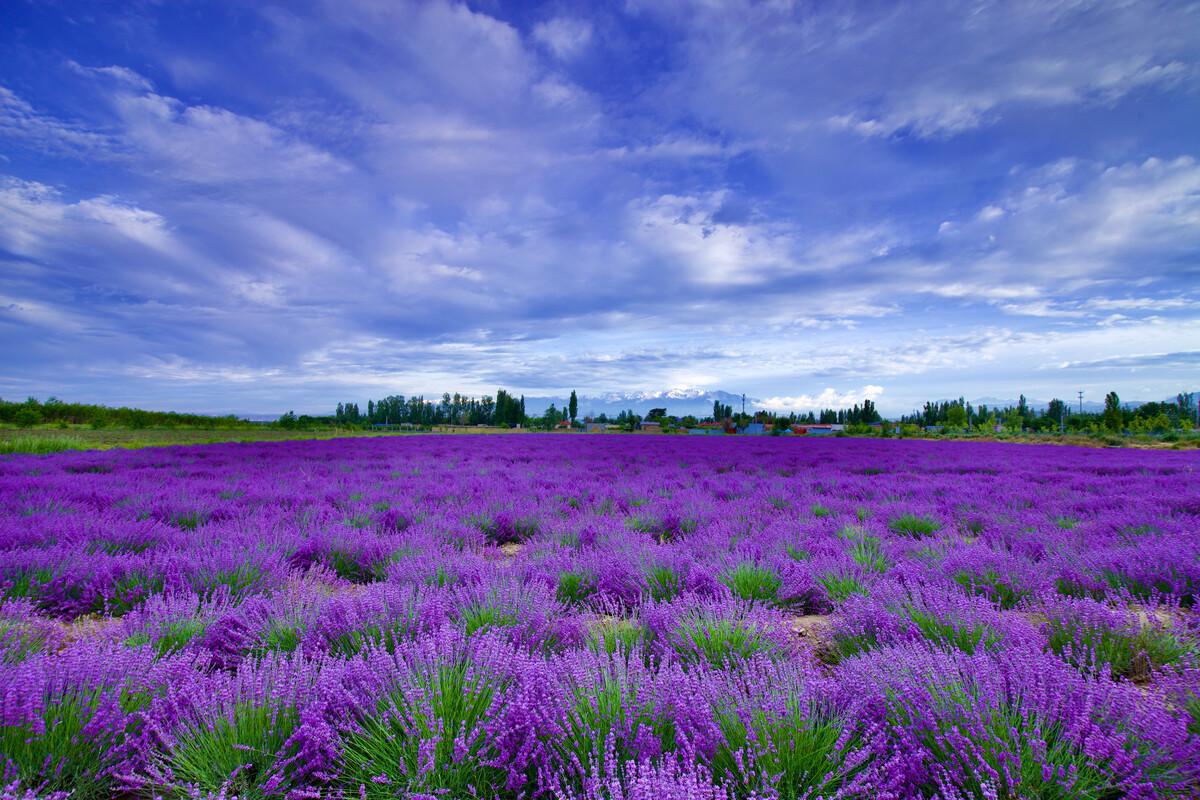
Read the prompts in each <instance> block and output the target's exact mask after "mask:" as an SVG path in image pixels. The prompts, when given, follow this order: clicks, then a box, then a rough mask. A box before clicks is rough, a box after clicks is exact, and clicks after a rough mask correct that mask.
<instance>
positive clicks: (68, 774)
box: [0, 687, 140, 800]
mask: <svg viewBox="0 0 1200 800" xmlns="http://www.w3.org/2000/svg"><path fill="white" fill-rule="evenodd" d="M112 691H114V690H113V689H112V688H111V687H110V688H108V689H105V688H103V687H95V688H89V689H83V688H77V689H72V690H69V691H67V692H65V693H63V694H61V695H59V696H57V697H54V698H53V699H51V698H47V702H46V704H45V708H44V710H43V711H42V714H41V721H42V725H41V726H40V727H41V732H40V733H37V732H35V731H34V729H33V727H32V726H30V725H0V754H3V758H4V759H5V760H6V761H7V762H8V766H7V769H6V777H9V776H11V777H15V778H16V779H17V780H18V781H19V783H20V785H22V786H24V787H37V789H38V791H37V794H38V796H42V795H43V793H45V794H46V795H49V794H51V793H53V792H59V791H63V792H70V796H71V798H72V800H101V798H108V797H111V796H113V792H114V789H113V775H112V770H113V768H114V766H115V763H114V759H115V757H116V752H117V747H116V745H117V744H119V742H117V741H113V738H114V736H115V737H120V736H121V734H120V733H114V732H107V731H103V730H94V729H91V728H89V724H88V723H89V722H90V720H91V719H92V716H93V715H94V714H95V713H96V711H97V709H98V708H99V706H100V705H101V704H102V703H104V702H106V701H108V702H111V695H108V694H107V693H108V692H112ZM117 702H118V703H119V705H120V707H121V710H123V711H125V712H126V713H131V712H132V711H135V710H136V709H137V708H138V707H139V706H140V700H139V699H138V698H136V697H134V696H133V695H130V694H127V693H126V692H124V691H119V694H118V700H117Z"/></svg>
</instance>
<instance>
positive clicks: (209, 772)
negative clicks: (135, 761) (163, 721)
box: [164, 702, 298, 798]
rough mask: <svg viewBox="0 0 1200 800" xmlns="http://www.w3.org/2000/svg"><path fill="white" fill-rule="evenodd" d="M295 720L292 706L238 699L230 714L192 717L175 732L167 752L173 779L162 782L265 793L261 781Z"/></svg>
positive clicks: (244, 795)
mask: <svg viewBox="0 0 1200 800" xmlns="http://www.w3.org/2000/svg"><path fill="white" fill-rule="evenodd" d="M297 721H298V715H297V713H296V709H295V707H293V706H283V707H280V708H272V707H270V706H269V705H259V704H257V703H251V702H242V703H239V704H237V706H236V707H235V708H234V709H233V713H232V714H230V715H228V716H225V715H218V716H217V717H216V718H214V719H211V720H206V721H205V722H203V723H193V725H191V726H190V727H188V728H186V729H185V730H183V731H182V732H180V733H179V734H177V735H176V736H175V741H174V742H173V744H172V746H171V748H170V750H169V752H168V753H167V755H166V756H165V761H166V764H167V766H169V768H170V773H171V775H172V777H173V784H172V785H171V786H170V787H164V788H173V789H176V790H182V789H184V788H185V787H195V788H198V789H201V790H203V791H218V790H224V791H225V792H226V793H227V794H231V795H233V794H236V795H237V796H238V797H239V798H260V797H264V796H265V795H264V792H263V784H264V783H266V781H267V780H268V778H269V776H270V773H271V768H272V767H273V766H274V765H275V762H276V759H277V757H278V754H279V751H280V750H281V749H282V748H283V746H284V743H286V742H287V740H288V738H289V737H290V736H291V735H292V732H293V731H294V730H295V728H296V723H297Z"/></svg>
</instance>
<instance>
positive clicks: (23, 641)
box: [0, 619, 46, 752]
mask: <svg viewBox="0 0 1200 800" xmlns="http://www.w3.org/2000/svg"><path fill="white" fill-rule="evenodd" d="M45 645H46V634H45V633H43V632H42V631H40V630H38V629H36V628H29V627H26V626H24V625H22V624H21V623H19V622H14V621H13V620H7V619H0V651H2V654H0V663H4V664H19V663H20V662H22V661H24V660H25V659H27V658H29V657H30V656H31V655H33V654H34V653H39V652H41V650H42V648H43V647H45ZM0 752H3V751H0Z"/></svg>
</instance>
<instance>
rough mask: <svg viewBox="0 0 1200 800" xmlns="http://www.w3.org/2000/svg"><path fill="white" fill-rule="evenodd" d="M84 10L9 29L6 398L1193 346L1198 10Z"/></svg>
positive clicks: (990, 368)
mask: <svg viewBox="0 0 1200 800" xmlns="http://www.w3.org/2000/svg"><path fill="white" fill-rule="evenodd" d="M69 6H70V4H69V3H68V5H67V7H62V8H60V7H55V8H51V9H42V11H43V12H44V14H45V17H44V18H39V19H37V20H33V19H32V18H31V17H30V16H29V14H30V13H32V12H29V11H28V9H26V8H24V7H16V9H15V10H14V11H13V12H12V13H11V14H10V15H9V16H10V17H11V24H9V23H10V20H9V19H6V25H5V26H4V27H3V28H2V29H0V53H3V54H4V55H3V56H0V61H3V63H4V65H5V68H4V75H5V79H4V84H3V86H0V154H2V155H0V173H2V174H3V179H2V182H0V297H2V298H3V299H2V300H0V306H2V310H0V335H3V337H4V339H5V341H10V340H11V341H23V342H27V343H28V344H27V346H25V347H23V348H19V352H16V353H13V352H11V351H6V352H5V355H4V356H3V360H0V393H5V392H7V393H13V392H29V391H34V392H39V393H42V394H48V393H55V394H59V395H69V396H78V397H89V398H91V397H95V398H96V399H102V400H103V399H117V398H118V394H120V400H121V401H123V402H129V401H131V400H133V399H136V398H133V397H130V395H131V394H132V395H138V394H139V393H140V396H141V397H143V398H145V401H146V402H153V401H155V400H158V401H161V402H163V403H167V402H171V403H174V402H175V398H177V397H179V396H181V395H182V396H184V397H186V398H189V399H195V403H190V402H189V407H193V408H199V407H208V408H211V409H213V410H230V409H233V410H264V409H265V410H282V408H283V407H284V406H287V407H293V406H294V407H297V408H298V410H301V409H303V410H321V409H322V408H323V407H324V406H322V405H321V404H322V403H326V404H327V402H328V398H330V397H337V398H342V399H348V398H350V397H354V396H362V393H365V392H373V393H378V392H383V391H396V392H403V393H412V392H433V391H441V390H442V389H450V390H452V391H453V390H454V389H459V390H463V391H493V390H494V389H495V387H496V386H497V385H507V386H509V387H510V388H513V389H515V390H518V391H526V392H527V393H533V392H536V393H539V394H543V395H552V394H554V393H555V392H560V391H563V390H569V389H570V388H578V389H580V390H581V391H585V392H588V393H591V394H598V393H603V392H605V391H608V390H614V389H615V390H624V389H638V390H657V389H663V388H666V387H669V386H678V385H688V386H701V387H705V388H713V389H722V388H723V389H729V390H736V391H739V392H740V391H746V392H748V393H750V394H751V395H752V396H757V397H769V398H771V401H772V402H778V403H779V407H780V408H803V407H805V404H806V403H807V404H811V406H813V407H815V406H823V405H829V406H834V405H842V404H845V403H847V402H855V401H856V400H857V401H861V399H862V398H866V397H868V396H870V397H872V398H874V399H878V401H879V402H880V404H881V406H883V407H884V408H885V410H887V409H888V408H889V407H891V408H893V409H899V410H907V409H908V407H909V405H910V403H913V402H916V401H917V400H919V399H921V398H923V397H925V396H928V395H929V394H930V393H931V392H934V391H936V392H937V393H940V394H953V395H955V396H957V395H958V394H961V393H967V394H970V393H971V391H972V389H971V387H979V388H978V389H977V390H976V391H977V393H979V394H993V395H995V394H1002V393H1004V392H1005V391H1006V390H1007V388H1008V387H1014V388H1013V389H1012V391H1016V392H1020V391H1023V390H1024V391H1025V393H1026V394H1027V395H1029V396H1043V395H1045V396H1048V395H1051V394H1053V393H1055V392H1060V390H1061V387H1060V385H1059V384H1060V383H1061V382H1062V381H1063V380H1067V379H1068V378H1066V377H1064V376H1069V380H1070V381H1071V382H1072V385H1075V384H1079V385H1081V386H1088V387H1089V391H1090V386H1091V385H1092V384H1093V383H1095V384H1096V385H1097V386H1099V384H1100V383H1102V382H1104V381H1109V382H1113V383H1114V385H1115V388H1120V389H1121V391H1122V395H1123V396H1130V394H1129V393H1130V392H1134V393H1135V395H1142V394H1144V395H1146V396H1147V397H1150V398H1152V397H1153V396H1154V394H1155V393H1158V394H1163V395H1164V396H1166V395H1169V394H1170V393H1172V392H1173V391H1176V390H1177V388H1176V387H1175V383H1178V382H1180V381H1183V380H1185V379H1186V378H1187V375H1188V373H1187V368H1188V367H1189V366H1191V365H1193V363H1192V362H1191V361H1190V360H1189V359H1190V358H1191V356H1190V355H1189V354H1190V351H1186V350H1180V349H1179V348H1178V347H1167V346H1164V343H1167V342H1178V341H1190V340H1191V339H1192V338H1194V337H1195V336H1196V335H1197V334H1200V315H1198V314H1197V310H1196V309H1197V308H1198V307H1200V304H1198V303H1197V298H1198V297H1200V268H1198V267H1197V264H1198V261H1197V258H1196V255H1197V253H1200V200H1198V198H1200V163H1198V162H1197V159H1198V158H1200V150H1198V149H1197V147H1196V145H1195V143H1194V142H1193V141H1192V140H1191V138H1194V137H1191V138H1189V137H1188V136H1187V133H1189V132H1190V130H1191V129H1192V128H1194V127H1195V125H1194V124H1192V123H1194V122H1195V121H1196V119H1195V114H1194V113H1193V112H1192V111H1191V109H1192V108H1193V106H1194V103H1192V102H1191V101H1192V100H1193V99H1194V96H1195V93H1196V91H1197V89H1200V75H1198V74H1197V66H1196V65H1197V63H1200V44H1198V43H1200V36H1197V35H1195V34H1196V24H1197V23H1196V19H1195V15H1194V13H1193V11H1191V10H1189V9H1188V8H1187V7H1186V6H1184V5H1179V4H1161V5H1159V6H1155V7H1154V9H1153V13H1150V12H1147V10H1146V9H1145V8H1143V7H1139V6H1130V5H1124V4H1108V5H1094V4H1093V5H1089V4H1083V5H1079V4H1045V3H1032V2H1031V3H1016V4H1007V5H1004V6H1001V5H991V4H983V5H979V4H976V5H973V6H960V7H949V8H948V7H945V6H938V5H932V4H922V3H917V4H907V5H904V6H888V7H886V8H885V7H882V6H869V5H860V4H848V5H847V4H837V5H829V4H825V5H820V4H818V5H811V4H810V5H806V6H795V5H792V4H787V3H722V4H707V3H705V4H693V3H675V2H655V3H642V2H629V3H625V4H620V5H609V6H587V7H585V6H578V5H576V6H573V7H569V6H549V5H548V6H544V7H533V8H518V7H515V6H514V7H507V6H504V5H486V6H467V5H463V4H461V3H452V2H441V1H440V0H434V2H421V3H417V2H411V3H410V2H397V3H377V2H372V0H350V2H336V3H335V2H332V1H331V0H301V2H297V3H291V4H284V5H276V6H262V7H261V8H259V7H256V8H255V9H253V10H251V11H249V12H247V11H245V10H244V9H241V10H234V9H231V8H228V7H223V6H212V7H206V8H205V9H203V10H200V11H195V10H193V11H189V12H188V14H193V13H194V14H198V17H195V18H193V17H192V16H187V17H186V19H185V18H184V16H182V15H184V12H183V11H182V10H180V8H179V7H177V6H172V5H171V4H166V5H145V6H144V5H136V6H131V7H130V8H128V9H125V10H123V11H122V12H121V13H120V14H116V13H113V14H109V13H106V12H94V13H92V14H91V17H90V18H91V19H92V24H91V25H90V26H88V27H87V28H86V30H84V29H83V28H82V27H81V28H78V29H77V28H76V27H73V26H71V25H69V24H67V23H66V22H65V21H64V20H63V19H62V18H61V17H62V15H64V14H70V13H71V9H70V7H69ZM56 18H58V19H59V22H60V23H61V24H58V25H57V26H56V25H55V23H54V20H55V19H56ZM195 19H201V20H202V22H203V24H200V25H198V24H197V23H196V21H195ZM35 22H36V24H34V23H35ZM48 26H49V27H48ZM50 28H55V30H56V33H55V34H54V36H50V35H49V34H48V33H47V32H46V31H47V30H49V29H50ZM134 31H136V32H137V34H136V36H134V35H133V34H132V33H131V32H134ZM184 31H186V35H184V33H183V32H184ZM117 42H120V43H123V44H122V45H121V46H120V47H115V46H112V45H113V43H117ZM1139 354H1149V355H1139ZM1138 359H1142V360H1143V361H1137V360H1138ZM1155 359H1158V360H1155ZM1181 359H1182V360H1181ZM1135 362H1136V363H1137V364H1143V363H1144V364H1145V366H1144V367H1143V366H1136V365H1135ZM1063 364H1068V365H1069V366H1068V367H1067V368H1065V369H1064V368H1060V365H1063ZM1038 365H1042V366H1041V367H1039V366H1038ZM1134 366H1136V374H1135V373H1131V372H1130V371H1129V370H1130V369H1132V368H1134ZM1122 381H1123V382H1124V383H1121V382H1122ZM998 383H999V384H1002V385H1001V386H997V385H996V384H998ZM880 386H886V387H887V392H886V394H884V393H882V390H881V389H879V387H880ZM114 387H119V392H118V389H116V388H114ZM935 387H936V389H935ZM942 387H945V388H942ZM868 390H870V391H875V390H878V392H877V393H876V394H873V395H871V394H869V393H868ZM1010 393H1011V392H1010Z"/></svg>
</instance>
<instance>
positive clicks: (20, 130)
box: [0, 86, 116, 158]
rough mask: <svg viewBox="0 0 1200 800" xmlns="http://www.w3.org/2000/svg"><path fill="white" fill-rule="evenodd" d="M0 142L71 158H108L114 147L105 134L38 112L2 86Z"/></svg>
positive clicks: (0, 91)
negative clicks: (5, 141) (14, 143)
mask: <svg viewBox="0 0 1200 800" xmlns="http://www.w3.org/2000/svg"><path fill="white" fill-rule="evenodd" d="M0 139H7V140H9V141H16V142H21V143H22V144H23V145H25V146H26V147H29V148H31V149H34V150H38V151H41V152H46V153H50V154H54V155H65V156H70V157H72V158H84V157H88V158H110V157H111V156H112V154H113V153H112V151H113V150H114V148H115V144H116V143H115V142H114V140H113V139H112V137H110V136H108V135H106V134H102V133H97V132H95V131H93V130H89V129H88V128H87V127H86V126H84V125H81V124H78V123H74V122H65V121H63V120H60V119H56V118H55V117H53V116H50V115H48V114H43V113H41V112H39V111H38V110H37V109H35V108H34V107H33V106H32V105H31V104H30V103H28V102H26V101H25V100H23V99H22V98H20V97H18V96H17V95H16V94H14V93H13V92H12V91H10V90H8V89H6V88H5V87H3V86H0Z"/></svg>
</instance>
